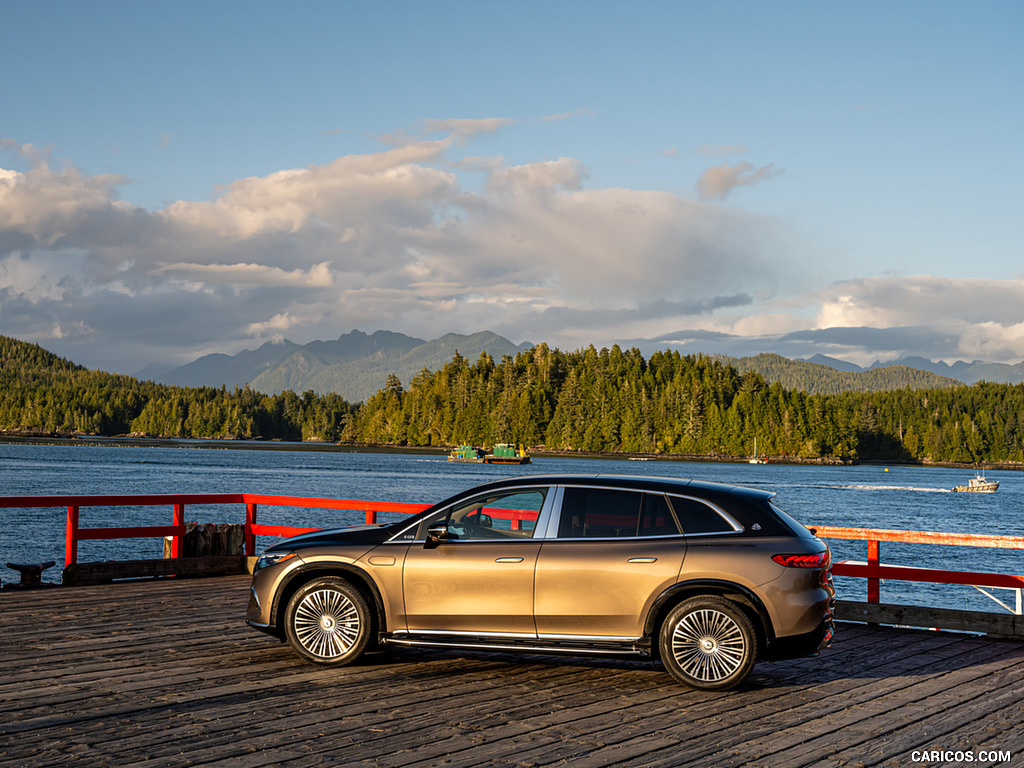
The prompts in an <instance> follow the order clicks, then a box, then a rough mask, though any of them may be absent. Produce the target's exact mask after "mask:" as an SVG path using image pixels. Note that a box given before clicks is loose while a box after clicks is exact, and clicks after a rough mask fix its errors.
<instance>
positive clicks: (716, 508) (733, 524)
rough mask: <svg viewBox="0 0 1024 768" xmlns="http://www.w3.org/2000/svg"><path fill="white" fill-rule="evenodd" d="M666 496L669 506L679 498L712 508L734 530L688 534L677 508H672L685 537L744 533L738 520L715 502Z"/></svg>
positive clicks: (697, 497)
mask: <svg viewBox="0 0 1024 768" xmlns="http://www.w3.org/2000/svg"><path fill="white" fill-rule="evenodd" d="M665 495H666V496H667V497H668V501H669V504H671V503H672V499H673V498H679V499H687V500H688V501H696V502H697V503H698V504H703V505H704V506H705V507H710V508H711V510H712V511H714V512H715V513H716V514H717V515H718V516H719V517H721V518H722V519H723V520H724V521H725V522H726V523H728V524H729V527H730V528H732V530H731V531H700V532H698V533H687V532H686V526H685V525H683V520H682V518H681V516H680V514H679V512H677V511H676V508H675V507H672V511H673V512H674V513H675V516H676V518H677V519H678V520H679V525H680V527H682V529H683V535H684V536H722V535H728V534H732V533H743V526H742V525H740V524H739V523H738V522H737V521H736V518H734V517H733V516H732V515H730V514H729V513H728V512H726V511H725V510H724V509H722V508H721V507H720V506H718V505H717V504H715V503H714V502H713V501H708V500H707V499H702V498H700V497H699V496H690V495H688V494H685V493H666V494H665Z"/></svg>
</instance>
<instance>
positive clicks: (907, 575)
mask: <svg viewBox="0 0 1024 768" xmlns="http://www.w3.org/2000/svg"><path fill="white" fill-rule="evenodd" d="M811 529H812V530H813V531H815V532H816V533H817V534H818V536H820V537H821V538H823V539H851V540H856V541H866V542H867V561H864V562H862V561H857V560H841V561H839V562H837V563H834V564H833V565H832V574H833V575H834V576H854V577H857V578H862V579H867V585H868V594H867V598H868V599H867V601H868V602H869V603H878V602H879V601H880V599H881V594H880V592H881V588H880V581H881V580H882V579H893V580H894V581H920V582H928V583H932V584H965V585H969V586H975V587H999V588H1002V589H1024V576H1017V575H1013V574H1003V573H984V572H974V571H948V570H943V569H940V568H914V567H911V566H905V565H889V564H885V563H882V562H881V558H880V550H881V542H883V541H891V542H899V543H903V544H940V545H943V546H957V547H986V548H993V549H1024V536H987V535H983V534H970V533H937V532H932V531H892V530H885V529H880V528H841V527H835V526H826V525H820V526H811Z"/></svg>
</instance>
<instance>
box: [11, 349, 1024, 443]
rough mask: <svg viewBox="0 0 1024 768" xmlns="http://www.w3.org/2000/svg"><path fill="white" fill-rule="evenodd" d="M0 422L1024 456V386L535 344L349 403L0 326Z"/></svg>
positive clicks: (327, 436)
mask: <svg viewBox="0 0 1024 768" xmlns="http://www.w3.org/2000/svg"><path fill="white" fill-rule="evenodd" d="M0 428H2V429H5V430H7V431H29V432H48V433H82V434H95V435H118V434H128V433H136V434H145V435H151V436H161V437H195V438H207V437H221V438H226V437H236V438H263V439H283V440H319V441H324V442H345V443H357V444H358V443H365V444H386V445H406V446H451V445H457V444H461V443H471V444H474V445H479V446H490V445H493V444H494V443H499V442H502V443H516V444H522V445H525V446H527V447H534V448H538V447H544V448H547V449H551V450H567V451H611V452H616V451H617V452H629V453H651V454H678V455H703V456H712V455H715V456H722V457H738V456H747V455H750V454H752V453H753V449H754V439H755V438H756V439H757V448H758V452H759V453H761V454H767V455H770V456H779V457H793V458H796V457H799V458H804V459H819V458H834V459H841V460H851V461H856V460H870V459H877V460H885V461H898V460H931V461H957V462H983V461H985V462H1005V461H1024V385H1009V384H988V383H980V384H975V385H973V386H956V387H944V388H940V389H926V390H918V389H910V388H906V389H898V390H891V391H883V392H847V393H842V394H835V395H811V394H808V393H807V392H806V391H803V390H791V389H785V388H783V387H782V386H781V385H780V384H777V383H776V384H768V383H767V382H766V381H765V379H764V378H763V377H762V376H761V375H760V374H758V373H756V372H754V371H747V372H745V373H740V372H739V371H737V370H736V369H735V368H733V367H730V366H729V365H726V364H724V363H723V362H722V361H721V360H718V359H714V358H710V357H707V356H702V355H680V354H679V353H678V352H656V353H655V354H653V355H652V356H651V357H650V358H649V359H645V358H644V357H643V355H642V354H641V353H640V352H639V350H637V349H628V350H622V349H620V348H619V347H617V346H615V347H612V348H611V349H601V350H597V349H595V348H594V347H588V348H586V349H582V350H578V351H575V352H563V351H560V350H557V349H551V348H549V347H548V346H547V345H545V344H540V345H538V346H536V347H534V348H533V349H531V350H528V351H525V352H521V353H519V354H517V355H516V356H515V357H511V356H505V357H503V358H502V359H501V360H499V361H495V360H494V359H493V358H491V357H490V356H489V355H488V354H486V353H484V354H482V355H481V356H480V357H479V358H478V359H477V360H476V361H474V362H470V361H469V360H467V359H465V358H464V357H462V356H461V355H460V354H459V353H457V352H456V353H455V355H454V357H453V358H452V359H451V360H450V361H449V362H448V363H446V364H445V365H443V366H442V367H441V368H440V369H439V370H437V371H430V370H427V369H424V370H422V371H421V372H420V373H419V374H417V375H416V376H414V377H413V378H412V380H411V381H409V382H408V384H407V385H403V383H402V382H401V381H400V380H399V379H398V377H397V376H394V375H391V376H389V377H388V379H387V382H386V383H385V386H384V387H383V388H382V389H380V390H379V391H378V392H376V393H375V394H374V395H373V396H371V397H370V398H369V399H368V400H366V402H364V403H357V404H352V403H348V402H346V401H345V400H344V399H343V398H341V397H340V396H338V395H336V394H324V395H320V394H317V393H315V392H313V391H312V390H310V391H307V392H304V393H302V394H297V393H295V392H292V391H290V390H289V391H285V392H282V393H280V394H276V395H265V394H262V393H260V392H257V391H255V390H253V389H251V388H249V387H237V388H235V389H232V390H228V389H226V388H224V387H221V388H215V387H174V386H167V385H163V384H155V383H153V382H148V381H147V382H140V381H138V380H136V379H134V378H132V377H130V376H122V375H116V374H109V373H104V372H100V371H90V370H87V369H85V368H83V367H81V366H77V365H74V364H73V363H70V362H68V361H66V360H63V359H61V358H58V357H56V356H54V355H51V354H50V353H48V352H46V351H45V350H42V349H41V348H39V347H37V346H36V345H30V344H26V343H24V342H20V341H16V340H13V339H7V338H4V337H0Z"/></svg>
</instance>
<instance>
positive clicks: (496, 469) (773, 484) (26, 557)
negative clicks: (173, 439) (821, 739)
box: [0, 441, 1024, 610]
mask: <svg viewBox="0 0 1024 768" xmlns="http://www.w3.org/2000/svg"><path fill="white" fill-rule="evenodd" d="M213 445H216V444H211V443H210V442H208V441H196V442H194V443H189V442H184V443H176V444H174V445H142V446H123V445H116V444H110V445H80V444H74V443H69V444H61V445H36V444H25V443H0V495H3V496H26V495H64V494H73V495H84V494H106V495H111V494H141V493H147V494H148V493H154V494H157V493H266V494H279V495H286V496H311V497H327V498H344V499H372V500H376V501H410V502H418V503H433V502H435V501H439V500H441V499H443V498H445V497H446V496H449V495H451V494H452V493H455V492H457V491H461V490H463V489H465V488H469V487H471V486H474V485H477V484H479V483H482V482H486V481H487V480H490V479H493V478H496V477H500V476H506V475H518V474H546V473H582V474H594V473H601V474H621V475H662V476H670V477H690V478H695V479H700V480H712V481H716V482H724V483H732V484H737V485H748V486H753V487H757V488H763V489H765V490H768V491H773V492H775V493H776V498H775V502H776V503H777V504H778V505H779V506H780V507H782V508H783V509H785V510H786V511H787V512H789V513H790V514H792V515H793V516H794V517H796V518H797V519H798V520H800V521H801V522H802V523H804V524H805V525H810V526H814V525H835V526H850V527H857V528H892V529H898V530H911V531H942V532H956V533H982V534H998V535H1008V536H1020V535H1024V473H1019V472H1012V471H993V472H988V473H987V476H988V477H989V478H990V479H994V480H998V481H999V483H1000V485H999V490H998V491H997V492H996V493H994V494H964V493H951V492H950V489H951V488H952V487H953V486H954V485H956V484H958V483H963V482H966V481H967V479H968V478H969V477H971V476H972V475H973V472H972V471H969V470H962V469H945V468H930V467H929V468H923V467H904V466H890V467H884V466H875V465H870V466H869V465H862V466H851V467H819V466H790V465H785V464H768V465H751V464H731V463H700V462H681V461H671V460H664V461H663V460H658V461H642V462H641V461H630V460H626V459H594V458H574V457H550V458H549V457H534V459H533V463H532V464H529V465H525V466H500V465H480V464H451V463H448V462H446V461H445V456H444V455H443V454H438V453H428V452H423V453H416V452H412V451H403V452H398V453H389V452H353V451H349V450H339V449H337V448H336V447H334V446H324V447H321V448H314V447H311V446H309V445H287V444H275V445H274V446H273V447H272V448H268V447H266V446H265V445H263V444H259V445H251V446H246V445H244V444H237V443H234V444H231V445H232V447H225V448H219V447H212V446H213ZM65 515H66V512H65V509H64V508H63V507H54V508H42V509H30V508H11V509H0V566H3V565H5V564H6V563H9V562H14V563H34V562H44V561H47V560H55V561H57V566H56V567H54V568H51V569H49V570H48V571H47V572H46V573H45V574H44V580H46V581H53V582H56V581H59V580H60V566H61V565H63V561H64V526H65ZM185 519H186V520H197V521H199V522H213V523H241V522H243V521H244V519H245V509H244V507H243V506H242V505H216V506H211V507H202V506H188V507H186V509H185ZM259 521H260V522H262V523H270V524H280V525H296V526H309V527H334V526H339V525H346V524H350V523H354V522H361V521H362V520H361V514H360V513H351V512H345V511H338V510H318V509H292V508H278V507H269V506H261V507H260V509H259ZM170 523H171V509H170V507H169V506H168V507H167V508H163V507H140V508H133V507H124V508H118V507H110V508H82V510H81V512H80V525H81V527H106V526H135V525H147V526H148V525H170ZM271 541H272V540H271V539H261V540H260V541H259V545H260V546H261V547H263V546H266V545H268V544H269V543H271ZM829 546H830V547H831V548H832V551H833V557H834V559H836V560H842V559H852V560H864V559H866V551H867V550H866V544H865V543H864V542H856V541H842V540H830V541H829ZM161 551H162V543H161V542H160V541H159V540H156V539H126V540H116V541H85V542H80V543H79V552H78V559H79V561H80V562H88V561H99V560H113V559H134V558H147V557H160V555H161ZM881 558H882V561H883V562H886V563H894V564H901V565H913V566H921V567H935V568H946V569H951V570H965V571H990V572H996V573H1016V574H1024V551H1014V550H992V549H979V548H973V547H938V546H929V545H920V544H889V543H885V542H883V543H882V545H881ZM17 577H18V574H17V572H15V571H12V570H9V569H5V568H2V567H0V579H2V580H3V581H4V582H5V583H9V582H13V581H16V580H17ZM836 586H837V591H838V593H839V597H840V598H842V599H850V600H862V599H864V597H865V595H866V587H865V583H864V581H863V580H860V579H837V581H836ZM993 593H994V594H996V596H997V597H1000V598H1001V599H1003V600H1004V601H1005V602H1009V603H1010V604H1011V605H1012V600H1013V595H1012V593H1011V592H1009V591H1004V590H993ZM882 599H883V601H884V602H899V603H907V604H918V605H934V606H941V607H951V608H969V609H975V610H1003V609H1002V608H1000V607H999V606H997V605H996V604H995V603H993V602H992V601H991V600H990V599H989V598H987V597H985V596H983V595H981V594H979V593H978V592H977V591H976V590H975V589H974V588H972V587H965V586H960V585H917V584H913V583H909V582H894V581H888V582H885V583H883V585H882Z"/></svg>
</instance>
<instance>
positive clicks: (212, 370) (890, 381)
mask: <svg viewBox="0 0 1024 768" xmlns="http://www.w3.org/2000/svg"><path fill="white" fill-rule="evenodd" d="M532 346H533V344H532V343H530V342H526V343H523V344H518V345H516V344H513V343H512V342H511V341H509V340H508V339H506V338H504V337H502V336H499V335H498V334H496V333H492V332H491V331H481V332H479V333H474V334H470V335H464V334H458V333H450V334H447V335H445V336H441V337H440V338H437V339H434V340H432V341H425V340H423V339H418V338H415V337H412V336H406V335H405V334H402V333H394V332H392V331H376V332H374V333H372V334H366V333H363V332H362V331H358V330H356V331H352V332H350V333H346V334H343V335H341V336H340V337H338V338H337V339H335V340H333V341H312V342H309V343H308V344H296V343H294V342H291V341H281V342H267V343H266V344H263V345H262V346H261V347H259V348H258V349H255V350H248V349H247V350H243V351H242V352H239V353H238V354H236V355H226V354H211V355H205V356H203V357H200V358H199V359H197V360H194V361H193V362H191V363H188V364H186V365H182V366H180V367H177V368H169V367H167V366H149V367H147V368H145V369H143V370H141V371H139V372H138V373H137V374H136V377H137V378H139V379H142V380H147V379H148V380H152V381H156V382H159V383H162V384H173V385H178V386H187V387H200V386H213V387H220V386H222V385H223V386H226V387H229V388H233V387H236V386H244V385H246V384H248V385H249V386H251V387H252V388H253V389H255V390H257V391H260V392H264V393H266V394H277V393H279V392H282V391H284V390H286V389H290V390H292V391H294V392H305V391H307V390H313V391H315V392H317V393H318V394H326V393H328V392H337V393H338V394H340V395H341V396H342V397H343V398H345V399H346V400H348V401H349V402H352V403H355V402H359V401H364V400H366V399H367V398H369V397H370V396H371V395H373V394H374V393H375V392H377V391H378V390H379V389H381V388H382V387H383V386H384V383H385V382H386V381H387V377H388V375H389V374H392V373H393V374H395V375H396V376H398V378H399V380H400V381H401V382H402V383H403V385H408V384H409V382H410V381H411V380H412V378H413V377H414V376H416V374H418V373H419V372H420V371H422V370H423V369H424V368H426V369H428V370H432V371H433V370H438V369H439V368H440V367H441V366H443V365H444V364H445V363H447V362H448V361H450V360H451V359H452V357H454V355H455V353H456V351H457V352H459V354H461V355H462V356H463V357H465V358H466V359H467V360H469V362H470V363H473V362H476V360H477V358H479V356H480V354H481V353H482V352H485V351H486V352H487V353H488V354H489V355H490V356H491V357H492V358H494V359H495V360H500V359H501V358H502V357H503V356H504V355H510V356H512V357H515V355H516V354H517V353H519V352H521V351H524V350H527V349H529V348H531V347H532ZM719 359H721V360H722V361H723V362H725V363H727V364H730V365H733V366H735V367H736V368H737V369H738V370H740V371H741V372H745V371H748V370H753V371H756V372H757V373H759V374H761V375H762V376H763V377H764V378H765V379H766V380H767V381H768V382H770V383H772V382H776V381H777V382H779V383H780V384H782V385H783V386H784V387H785V388H787V389H802V390H805V391H807V392H809V393H811V394H833V393H837V392H850V391H876V390H887V389H905V388H908V387H909V388H912V389H935V388H944V387H950V386H957V385H958V384H975V383H977V382H979V381H990V382H996V383H1007V384H1020V383H1024V362H1022V363H1018V364H1016V365H1006V364H1002V363H986V362H981V361H974V362H972V363H966V362H963V361H958V362H956V363H954V364H953V365H949V364H947V363H944V362H937V363H936V362H932V361H931V360H927V359H925V358H921V357H906V358H902V359H900V360H895V361H890V362H885V363H883V362H875V363H874V364H872V365H871V366H869V367H867V368H863V367H861V366H859V365H856V364H854V363H849V362H846V361H844V360H838V359H836V358H832V357H827V356H825V355H815V356H814V357H811V358H808V359H806V360H790V359H788V358H785V357H782V356H780V355H776V354H770V353H764V354H760V355H755V356H752V357H741V358H731V357H726V356H719Z"/></svg>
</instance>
